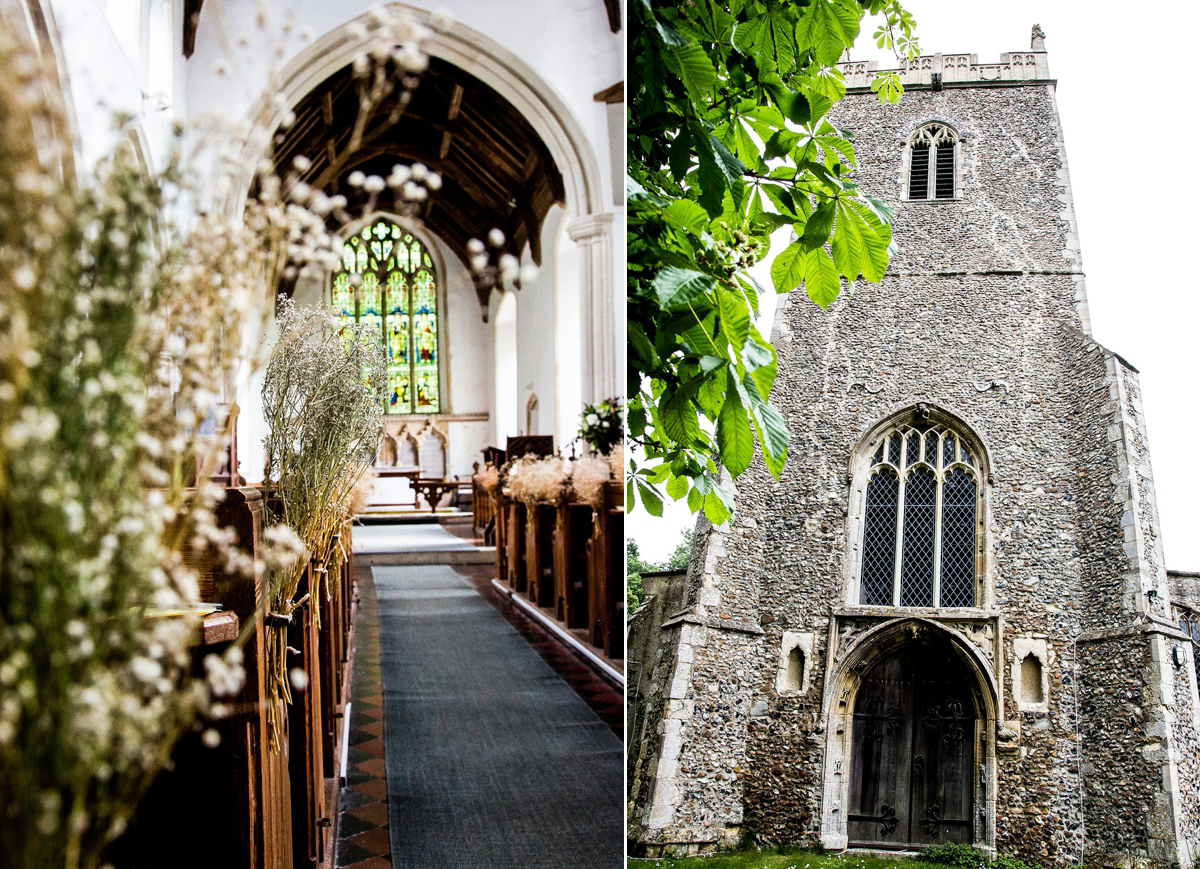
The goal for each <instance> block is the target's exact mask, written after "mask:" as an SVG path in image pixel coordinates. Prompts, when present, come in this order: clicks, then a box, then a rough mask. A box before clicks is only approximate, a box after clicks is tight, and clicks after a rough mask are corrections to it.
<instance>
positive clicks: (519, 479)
mask: <svg viewBox="0 0 1200 869" xmlns="http://www.w3.org/2000/svg"><path fill="white" fill-rule="evenodd" d="M567 480H568V472H567V462H566V460H565V459H564V458H563V457H562V456H533V455H527V456H522V457H520V458H518V459H515V460H513V461H512V463H511V465H510V467H509V471H508V489H509V492H510V493H511V494H512V496H513V497H514V498H516V499H517V500H518V501H521V502H522V503H524V504H526V505H529V506H532V505H534V504H559V503H562V502H563V501H564V500H566V497H567V494H568V490H567Z"/></svg>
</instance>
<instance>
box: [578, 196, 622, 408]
mask: <svg viewBox="0 0 1200 869" xmlns="http://www.w3.org/2000/svg"><path fill="white" fill-rule="evenodd" d="M612 224H613V216H612V214H610V213H603V214H585V215H584V216H582V217H577V218H575V219H574V220H572V221H571V222H570V223H569V224H567V235H568V236H570V238H571V241H573V242H575V243H576V244H578V245H579V248H580V252H581V254H582V258H581V261H580V303H579V324H580V339H581V342H582V345H581V346H582V347H583V352H582V354H581V357H582V358H581V362H582V369H583V371H582V380H583V400H584V402H585V403H587V404H594V403H595V402H597V401H602V400H603V399H605V398H609V397H611V396H614V395H620V393H621V390H620V385H619V384H620V381H619V370H620V369H619V366H618V365H617V357H618V355H619V353H618V344H617V335H616V299H617V293H616V291H615V290H616V285H615V280H616V278H615V276H614V275H613V251H612V246H613V238H612V232H613V229H612Z"/></svg>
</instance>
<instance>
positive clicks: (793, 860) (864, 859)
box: [626, 848, 946, 869]
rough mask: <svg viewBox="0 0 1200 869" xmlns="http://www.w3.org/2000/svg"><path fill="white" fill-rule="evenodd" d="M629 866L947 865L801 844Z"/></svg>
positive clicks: (839, 868) (842, 868)
mask: <svg viewBox="0 0 1200 869" xmlns="http://www.w3.org/2000/svg"><path fill="white" fill-rule="evenodd" d="M626 866H627V867H628V869H648V867H654V869H946V867H945V866H941V865H937V864H934V863H922V862H920V861H918V860H912V859H908V858H905V857H868V856H858V855H855V856H849V857H839V856H837V855H834V854H819V853H815V852H813V851H805V850H802V849H799V848H794V849H792V848H781V849H776V850H773V851H738V852H733V853H723V854H717V855H715V856H712V857H662V858H660V859H658V860H642V859H637V858H633V857H631V858H630V859H629V860H628V862H627V863H626Z"/></svg>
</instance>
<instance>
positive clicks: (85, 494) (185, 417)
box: [0, 28, 294, 869]
mask: <svg viewBox="0 0 1200 869" xmlns="http://www.w3.org/2000/svg"><path fill="white" fill-rule="evenodd" d="M0 69H3V70H4V71H5V72H4V74H3V75H0V806H2V807H3V810H0V841H3V843H4V845H3V851H4V862H5V865H7V866H14V867H39V869H43V867H91V866H94V865H96V863H97V862H98V861H99V859H100V855H101V854H102V853H103V849H104V848H105V847H106V846H107V845H108V844H109V842H110V841H111V840H112V839H113V838H115V837H116V836H117V835H119V834H120V832H121V831H122V829H123V827H124V825H125V823H126V820H127V818H128V817H129V815H130V813H131V812H132V811H133V809H134V807H135V806H136V804H137V801H138V799H139V798H140V797H141V795H142V793H143V792H144V791H145V789H146V787H148V786H149V784H150V782H151V781H152V780H153V778H154V776H155V775H156V774H157V773H158V771H159V770H160V769H161V768H162V766H163V765H164V764H165V763H166V761H167V760H168V758H169V756H170V752H171V750H172V748H173V746H174V744H175V741H176V740H177V738H178V737H179V736H180V735H181V734H182V733H183V732H184V731H185V730H186V729H188V728H190V727H191V726H192V723H193V721H194V720H195V716H196V715H197V713H199V712H202V711H203V710H205V709H206V708H208V707H209V705H210V703H211V700H212V698H213V697H214V696H216V697H222V696H227V695H230V694H233V693H236V692H237V691H238V690H239V689H240V687H241V684H242V679H243V674H242V670H241V666H240V651H239V650H238V649H236V648H235V649H232V650H231V651H230V652H229V653H228V654H227V656H226V657H225V658H216V657H212V656H210V659H209V660H208V661H206V670H207V673H208V676H209V679H208V682H207V684H206V683H205V681H203V680H199V681H198V680H195V679H193V678H192V677H191V675H190V657H189V654H188V646H189V644H190V643H191V641H192V639H193V636H194V630H195V622H194V620H192V619H189V618H187V617H186V616H181V615H179V613H180V612H186V611H187V610H188V609H189V608H194V605H195V604H196V602H197V599H198V586H197V582H196V576H195V574H194V572H193V571H192V570H191V569H189V568H188V567H187V566H186V565H185V564H184V563H183V561H182V559H181V558H180V557H179V552H178V550H179V548H180V547H181V546H182V544H183V543H184V542H185V541H188V540H192V539H195V540H197V541H199V542H201V543H203V544H204V545H209V546H214V547H216V546H223V545H227V544H228V543H229V540H228V539H227V538H228V536H229V535H228V534H227V533H225V532H223V531H222V529H219V528H217V526H216V523H215V519H214V517H213V513H212V506H213V504H215V502H216V499H217V498H218V497H219V494H220V490H219V489H216V488H215V487H212V486H201V487H198V488H195V487H192V485H191V484H193V483H194V482H195V480H196V479H197V475H199V476H204V475H205V474H206V473H209V472H211V470H212V469H213V468H214V463H215V460H214V454H213V447H214V444H213V443H211V442H205V441H203V440H202V439H201V438H200V437H199V436H198V435H197V432H198V431H200V430H201V427H202V426H201V424H202V423H204V422H205V421H206V420H208V419H210V417H211V415H212V414H213V412H214V408H215V405H216V399H217V397H218V394H219V393H220V392H221V390H222V388H223V387H224V385H225V384H226V383H227V382H228V381H229V378H230V377H231V371H232V370H233V368H234V366H236V365H237V364H238V363H239V361H244V360H241V359H240V357H239V355H238V352H237V351H238V349H239V348H240V347H241V346H242V344H243V343H244V342H243V332H242V329H243V328H249V329H253V328H254V327H255V325H256V324H257V323H261V322H262V321H263V319H264V317H265V308H266V306H265V305H261V304H259V305H258V306H257V307H256V303H255V300H256V298H261V296H262V292H261V288H262V286H263V284H264V282H269V281H270V280H272V279H273V274H274V269H273V264H278V263H283V262H285V261H286V258H287V256H286V250H285V251H284V252H283V253H280V251H279V250H278V247H277V246H273V245H272V244H271V243H270V242H269V241H268V242H267V243H264V239H263V238H262V237H260V236H259V235H258V233H257V227H258V226H259V225H260V224H256V222H255V221H254V220H253V219H251V220H248V221H247V222H246V223H245V224H237V225H234V224H230V223H227V222H222V221H219V220H216V219H202V220H199V221H196V222H194V223H193V224H192V225H190V226H182V227H180V226H174V225H172V224H171V223H170V222H169V220H168V216H169V215H171V214H173V213H174V214H179V213H180V209H178V208H177V204H178V203H179V202H180V201H181V200H182V199H183V198H185V197H184V195H183V189H184V188H183V187H182V185H181V182H180V178H181V173H180V172H179V170H178V168H177V166H178V164H177V163H173V164H171V166H169V167H168V168H167V169H166V170H165V171H164V172H163V173H162V175H161V176H160V177H159V178H157V179H152V178H149V177H147V175H146V174H145V173H144V172H143V171H142V170H141V168H140V167H139V166H138V165H137V163H136V161H135V159H134V157H133V152H132V150H131V149H124V150H122V151H120V152H118V153H117V154H116V155H115V156H114V157H113V158H112V159H111V160H109V161H108V162H107V163H106V164H104V165H102V166H100V167H98V168H97V169H96V171H95V173H94V177H92V178H91V179H90V180H89V182H88V183H86V184H85V183H83V182H80V183H71V182H69V181H57V180H55V179H56V173H55V171H54V166H53V163H54V161H55V159H56V155H58V154H61V153H63V150H64V149H65V148H66V147H67V146H66V144H65V143H63V142H62V141H61V140H60V139H59V134H58V132H56V131H62V130H66V129H68V125H67V123H66V119H65V118H64V117H63V116H62V114H61V112H60V110H59V108H58V104H57V103H56V102H55V101H54V100H51V99H49V98H48V97H47V96H46V95H47V94H48V93H51V92H52V90H51V87H50V86H49V85H47V82H54V81H55V79H54V78H53V77H52V76H49V75H48V74H47V72H46V71H45V70H43V69H42V68H41V67H40V65H39V63H38V60H37V58H36V56H35V55H34V54H33V53H32V52H31V51H28V50H26V48H25V47H24V46H22V45H21V44H20V43H19V42H18V41H17V39H16V38H15V37H14V36H13V35H12V33H11V32H10V31H8V30H7V29H4V28H0ZM64 174H65V173H64ZM259 206H261V207H262V208H263V209H266V210H270V209H271V208H272V207H273V206H271V205H270V204H269V203H259ZM259 206H256V207H259ZM276 211H278V207H276ZM277 536H278V537H281V540H280V541H279V542H280V543H281V544H282V545H283V546H284V548H286V546H287V544H288V541H287V539H286V538H287V536H288V535H287V534H286V533H284V534H282V535H277ZM293 536H294V535H293ZM275 551H276V549H275V548H273V547H267V555H268V558H272V557H274V555H273V554H274V553H275ZM222 557H225V556H224V554H223V555H222ZM226 567H227V568H229V569H241V570H247V571H252V570H254V565H253V563H252V562H249V560H248V559H245V557H244V556H241V557H239V556H238V554H237V553H236V550H233V549H230V550H229V554H228V557H227V563H226Z"/></svg>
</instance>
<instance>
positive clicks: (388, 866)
mask: <svg viewBox="0 0 1200 869" xmlns="http://www.w3.org/2000/svg"><path fill="white" fill-rule="evenodd" d="M354 579H355V592H356V594H357V595H358V610H357V613H356V621H355V626H354V674H353V677H352V682H351V687H350V694H351V703H352V704H353V706H352V707H351V708H352V711H351V734H352V736H351V750H352V756H353V757H358V758H362V759H360V760H359V761H358V762H357V763H355V762H352V763H351V764H350V769H348V770H347V771H346V772H347V775H348V776H349V780H350V781H351V782H353V784H351V785H349V787H348V788H346V791H344V792H343V797H342V806H343V807H344V810H343V812H342V817H341V818H340V819H339V823H338V843H337V860H336V861H335V862H336V863H337V865H338V866H339V867H343V869H392V855H391V842H390V841H389V838H388V836H389V833H388V807H387V780H386V778H385V776H386V769H385V766H384V762H383V682H382V678H381V676H380V672H379V607H378V604H377V602H376V600H375V583H374V581H373V579H372V577H371V568H370V567H367V566H365V565H364V566H362V567H358V568H356V569H355V571H354ZM355 735H356V736H357V738H355ZM364 776H367V778H366V779H365V780H364ZM364 826H365V827H366V829H364Z"/></svg>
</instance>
